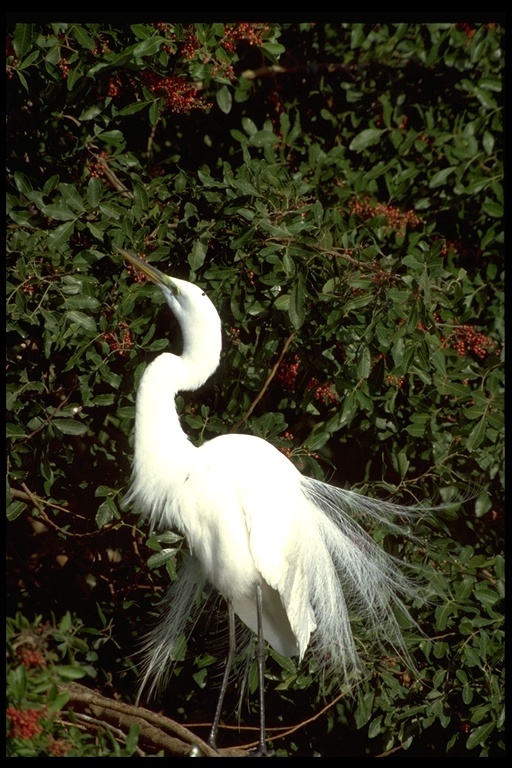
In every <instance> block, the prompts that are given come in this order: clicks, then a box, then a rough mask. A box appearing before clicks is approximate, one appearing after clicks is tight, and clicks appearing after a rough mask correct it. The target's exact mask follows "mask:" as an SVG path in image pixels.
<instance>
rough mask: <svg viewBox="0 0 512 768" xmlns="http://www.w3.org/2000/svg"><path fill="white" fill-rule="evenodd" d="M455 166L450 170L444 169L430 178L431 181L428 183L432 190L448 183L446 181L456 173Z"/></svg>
mask: <svg viewBox="0 0 512 768" xmlns="http://www.w3.org/2000/svg"><path fill="white" fill-rule="evenodd" d="M454 170H455V166H453V165H452V166H450V167H449V168H443V169H442V170H441V171H438V172H437V173H434V175H433V176H432V177H431V178H430V181H429V183H428V186H429V187H430V189H435V188H436V187H442V186H443V184H445V183H446V180H447V179H448V177H449V176H451V174H452V173H453V172H454Z"/></svg>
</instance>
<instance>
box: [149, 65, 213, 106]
mask: <svg viewBox="0 0 512 768" xmlns="http://www.w3.org/2000/svg"><path fill="white" fill-rule="evenodd" d="M141 79H142V83H143V84H144V85H145V86H146V88H147V89H148V90H149V91H151V93H153V94H155V96H160V97H161V98H163V100H164V102H165V106H166V108H167V109H170V110H171V112H179V113H183V112H188V111H189V110H190V109H202V110H205V109H207V108H208V107H209V106H211V105H210V104H209V103H208V102H206V101H205V100H204V99H203V98H202V97H200V96H198V95H197V88H196V87H195V85H193V84H192V83H190V82H188V81H187V80H185V78H184V77H177V76H175V75H170V76H169V77H162V76H161V75H157V74H156V73H155V72H150V71H149V70H146V71H144V72H143V73H142V76H141Z"/></svg>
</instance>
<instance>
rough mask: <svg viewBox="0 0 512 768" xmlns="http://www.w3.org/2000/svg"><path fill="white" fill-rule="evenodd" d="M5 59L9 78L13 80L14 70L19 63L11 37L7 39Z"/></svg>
mask: <svg viewBox="0 0 512 768" xmlns="http://www.w3.org/2000/svg"><path fill="white" fill-rule="evenodd" d="M5 59H6V70H7V77H8V78H9V79H11V78H12V77H14V70H15V68H16V65H17V63H18V60H17V58H16V56H15V53H14V48H13V45H12V39H11V37H10V36H9V35H7V36H6V38H5Z"/></svg>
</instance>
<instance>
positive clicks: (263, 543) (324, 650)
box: [122, 251, 417, 751]
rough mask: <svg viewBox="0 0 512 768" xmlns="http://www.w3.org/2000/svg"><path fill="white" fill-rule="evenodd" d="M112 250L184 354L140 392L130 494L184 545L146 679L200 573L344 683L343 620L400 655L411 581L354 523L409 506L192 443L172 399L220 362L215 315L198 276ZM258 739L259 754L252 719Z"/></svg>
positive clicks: (350, 646)
mask: <svg viewBox="0 0 512 768" xmlns="http://www.w3.org/2000/svg"><path fill="white" fill-rule="evenodd" d="M122 253H123V255H124V256H125V258H127V259H128V260H129V261H131V262H132V263H133V264H134V265H135V266H137V268H138V269H140V270H141V271H143V272H144V273H145V274H146V275H147V276H148V277H150V278H151V279H152V280H153V281H154V282H155V283H156V284H157V285H158V286H159V287H160V288H161V290H162V291H163V293H164V295H165V298H166V299H167V302H168V304H169V307H170V309H171V311H172V312H173V314H174V315H175V316H176V318H177V320H178V322H179V325H180V328H181V331H182V335H183V352H182V355H181V356H176V355H173V354H170V353H164V354H161V355H160V356H159V357H157V358H156V360H154V362H152V363H151V364H150V365H149V366H148V367H147V369H146V371H145V373H144V375H143V377H142V380H141V383H140V386H139V390H138V394H137V409H136V430H135V455H134V466H133V482H132V487H131V490H130V493H129V496H128V501H129V502H130V503H132V504H133V505H134V506H136V507H137V509H139V510H141V511H142V512H143V513H144V514H145V515H146V516H148V517H149V519H150V523H151V526H152V527H153V528H157V529H167V528H172V529H177V530H178V531H180V532H181V533H183V534H184V535H185V536H186V538H187V541H188V545H189V548H190V551H191V554H192V558H191V559H190V560H189V561H188V563H187V565H186V567H185V569H184V572H183V574H182V578H181V581H178V582H177V583H176V584H175V585H173V587H172V591H171V596H172V598H173V601H174V602H173V605H172V606H169V609H168V611H167V612H166V614H165V615H164V617H163V620H162V624H161V626H160V627H159V628H157V630H156V631H155V632H154V633H152V634H151V635H150V637H149V639H148V642H147V648H146V651H147V653H146V667H145V677H144V683H143V684H144V685H145V684H146V683H149V684H150V687H151V689H154V688H156V687H158V685H159V684H160V683H161V682H162V681H163V680H165V679H166V670H167V669H168V666H169V661H170V659H172V656H173V653H174V651H175V646H176V643H177V642H178V640H179V637H180V634H181V632H182V631H183V629H184V625H185V623H186V620H187V618H188V615H189V613H190V612H191V611H192V606H193V604H194V602H195V600H196V599H197V596H198V593H199V590H200V588H201V582H202V579H206V580H207V581H208V582H209V583H210V584H211V585H213V587H214V588H215V589H216V590H218V592H219V593H220V594H221V595H222V596H223V597H224V598H225V599H226V600H227V601H228V604H230V605H231V606H232V608H233V610H234V611H235V613H236V614H237V615H238V616H239V617H240V619H241V620H242V621H243V622H244V623H245V624H246V625H247V626H248V627H249V628H250V629H251V630H253V631H254V632H256V633H257V632H258V618H257V585H259V586H260V588H261V598H262V620H263V624H262V632H263V636H264V638H265V639H266V640H267V641H268V642H269V643H270V645H271V646H272V647H273V648H274V649H275V650H276V651H277V652H278V653H280V654H282V655H284V656H295V655H296V656H298V657H299V659H302V657H303V656H304V654H305V652H306V649H309V650H310V651H311V652H312V653H314V654H315V655H316V656H317V659H318V660H319V663H320V666H321V668H322V669H323V670H324V671H325V672H326V674H331V673H333V674H336V675H338V676H339V679H340V681H343V680H347V679H350V680H352V679H355V677H356V676H357V672H358V670H359V667H360V664H359V654H358V646H357V640H356V639H355V638H354V633H353V629H352V623H353V620H354V617H355V618H356V619H357V623H358V626H362V627H364V629H365V637H366V638H368V637H369V638H371V639H373V640H374V641H376V642H377V643H382V644H384V645H388V646H389V645H390V646H392V647H393V648H395V649H400V650H402V651H404V648H403V644H402V638H401V632H400V629H399V626H398V623H397V620H396V616H395V608H397V607H398V608H399V610H400V611H402V612H403V613H405V614H406V615H407V611H406V609H405V606H404V604H403V602H402V600H403V598H404V597H406V598H408V599H415V598H416V597H417V589H416V587H415V586H414V584H413V583H412V582H410V581H409V579H408V578H406V577H405V576H404V575H403V574H402V571H401V567H400V564H399V563H398V562H397V561H396V560H395V559H394V558H393V557H391V556H390V555H389V554H386V553H385V552H384V551H383V550H382V549H381V548H380V547H379V546H378V545H377V544H376V543H375V541H374V540H373V539H372V538H371V536H370V535H369V534H368V533H366V531H365V530H364V528H363V527H362V526H361V524H360V523H364V522H365V521H369V522H372V523H375V522H378V523H379V524H382V525H385V526H388V528H389V529H391V530H395V531H396V532H399V533H401V534H403V533H404V530H403V528H402V525H398V524H397V523H395V522H394V521H395V519H396V518H397V516H400V517H401V518H402V519H405V520H407V519H412V518H413V517H414V514H415V513H414V511H413V510H409V509H407V508H404V507H401V506H395V505H393V504H390V503H386V502H381V501H376V500H372V499H368V498H366V497H365V496H362V495H358V494H356V493H353V492H351V491H346V490H341V489H337V488H334V487H332V486H330V485H328V484H326V483H322V482H319V481H317V480H313V479H309V478H306V477H304V476H302V475H301V474H300V472H299V471H298V470H297V469H296V468H295V466H294V465H293V464H292V462H291V461H290V460H289V459H287V458H286V457H285V456H284V455H283V454H282V453H280V452H279V451H278V450H277V449H276V448H275V447H273V446H272V445H271V444H270V443H268V442H266V441H265V440H262V439H260V438H257V437H253V436H249V435H238V434H228V435H224V436H220V437H216V438H214V439H213V440H211V441H208V442H205V443H204V444H203V445H201V446H200V447H195V446H194V445H193V444H192V443H191V442H190V441H189V439H188V437H187V436H186V435H185V433H184V432H183V430H182V428H181V426H180V422H179V418H178V415H177V413H176V408H175V404H174V398H175V396H176V394H177V393H178V392H180V391H190V390H195V389H197V388H198V387H200V386H201V385H202V384H203V383H204V382H205V381H206V380H207V379H208V378H209V376H210V375H211V374H212V373H213V372H214V371H215V369H216V368H217V366H218V363H219V357H220V351H221V326H220V319H219V316H218V313H217V311H216V309H215V307H214V306H213V304H212V302H211V301H210V299H209V298H208V297H207V296H206V295H205V294H204V292H203V291H202V290H201V289H200V288H199V287H198V286H196V285H193V284H191V283H189V282H186V281H183V280H178V279H174V278H169V277H167V276H166V275H164V274H163V273H161V272H160V271H159V270H157V269H155V268H154V267H153V266H151V265H149V264H147V263H145V262H143V261H141V260H140V259H138V258H137V257H135V256H133V255H131V254H128V253H126V252H124V251H123V252H122ZM222 695H223V694H221V696H222ZM219 706H220V705H219ZM217 725H218V722H217V723H215V722H214V727H213V729H212V734H211V736H210V742H211V743H212V744H215V741H216V727H217ZM214 731H215V732H214ZM261 742H262V743H260V750H263V751H264V750H265V746H264V735H263V726H262V737H261Z"/></svg>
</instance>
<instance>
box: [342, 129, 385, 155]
mask: <svg viewBox="0 0 512 768" xmlns="http://www.w3.org/2000/svg"><path fill="white" fill-rule="evenodd" d="M385 132H386V131H385V130H383V129H380V128H366V129H365V130H364V131H361V133H359V134H358V135H357V136H356V137H355V138H353V139H352V141H351V142H350V144H349V147H348V148H349V149H351V150H353V151H354V152H362V151H363V149H366V147H369V146H371V145H372V144H377V142H378V141H380V139H381V136H382V134H383V133H385Z"/></svg>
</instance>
